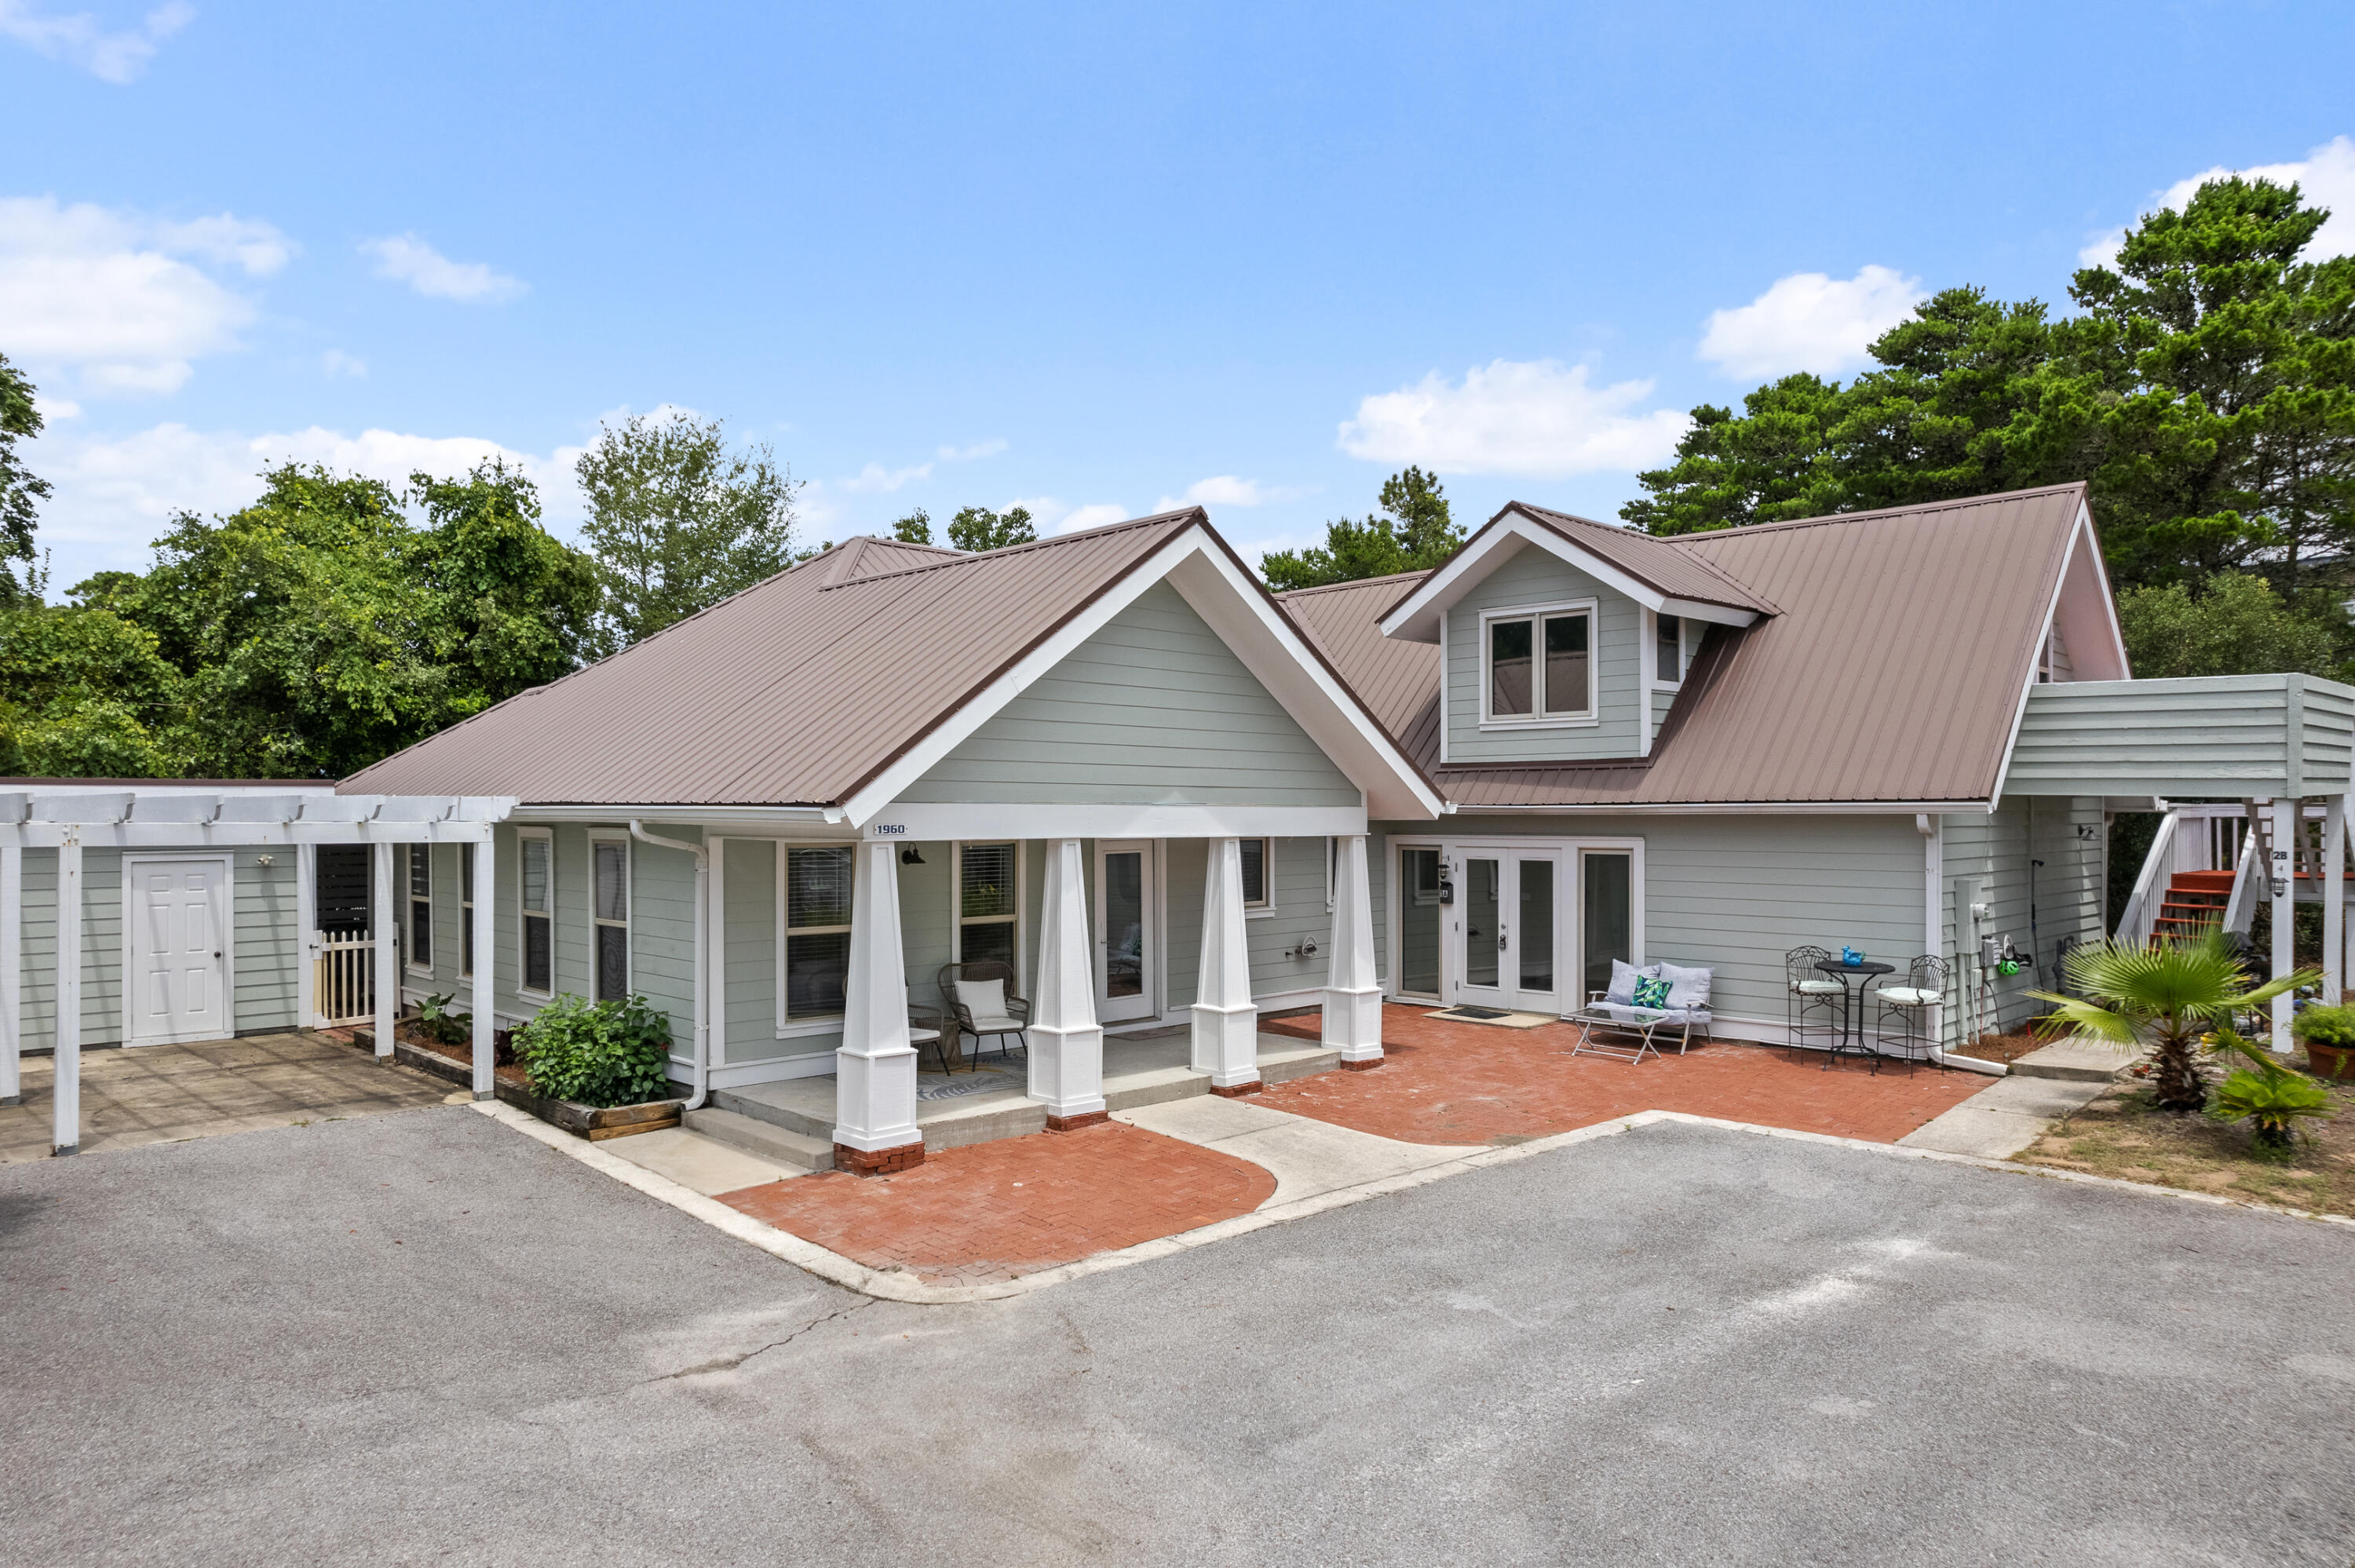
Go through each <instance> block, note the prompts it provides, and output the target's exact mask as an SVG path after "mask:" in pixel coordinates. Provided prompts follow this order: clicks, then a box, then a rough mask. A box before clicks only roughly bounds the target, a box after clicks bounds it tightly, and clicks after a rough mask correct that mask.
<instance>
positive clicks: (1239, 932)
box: [1194, 839, 1260, 1096]
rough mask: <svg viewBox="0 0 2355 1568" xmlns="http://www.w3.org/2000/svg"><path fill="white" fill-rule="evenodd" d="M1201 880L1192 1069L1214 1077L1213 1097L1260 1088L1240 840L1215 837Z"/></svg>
mask: <svg viewBox="0 0 2355 1568" xmlns="http://www.w3.org/2000/svg"><path fill="white" fill-rule="evenodd" d="M1198 973H1199V983H1198V985H1197V988H1196V990H1195V993H1194V1071H1196V1072H1198V1073H1208V1074H1209V1075H1210V1092H1211V1093H1212V1094H1214V1095H1228V1096H1234V1095H1248V1094H1254V1093H1256V1092H1257V1091H1258V1090H1259V1088H1260V1079H1259V1009H1258V1007H1256V1006H1255V1005H1253V1004H1252V991H1251V949H1250V948H1249V947H1248V946H1247V945H1246V944H1245V942H1244V940H1243V852H1242V842H1241V840H1240V839H1212V840H1211V841H1210V853H1209V868H1208V869H1207V870H1206V871H1205V872H1204V873H1203V879H1202V963H1201V968H1200V969H1199V971H1198Z"/></svg>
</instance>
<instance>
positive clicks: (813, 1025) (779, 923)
mask: <svg viewBox="0 0 2355 1568" xmlns="http://www.w3.org/2000/svg"><path fill="white" fill-rule="evenodd" d="M775 842H776V846H777V889H776V895H777V916H776V927H777V951H776V960H775V966H774V970H773V972H774V974H775V976H776V993H777V1038H778V1039H780V1040H793V1039H798V1038H800V1037H801V1036H803V1035H808V1034H830V1033H837V1032H838V1031H839V1030H840V1029H841V1028H842V1019H843V1015H842V1014H841V1013H839V1012H812V1013H807V1014H805V1015H801V1016H798V1017H797V1016H794V1015H793V1014H790V1013H788V1012H786V1011H785V1008H786V994H785V937H786V931H785V912H786V910H787V909H788V908H790V907H791V906H790V905H788V904H787V903H786V901H785V880H786V878H787V877H788V876H789V875H791V874H792V872H793V863H792V860H791V858H790V857H791V854H792V852H793V851H794V850H797V849H847V850H849V851H850V852H851V854H850V897H851V907H852V908H854V909H855V908H857V907H858V875H859V871H858V863H859V860H860V859H861V858H862V857H861V856H860V855H859V853H858V842H857V841H856V840H851V839H844V840H841V841H838V842H830V843H805V842H800V841H798V840H786V839H779V840H777V841H775ZM906 928H907V927H906V922H905V920H904V919H903V920H902V921H901V924H900V929H901V931H902V933H903V934H904V932H905V931H906ZM795 929H797V930H803V931H814V932H816V933H819V934H820V935H823V934H825V933H826V932H828V931H847V930H849V929H850V926H849V925H848V923H847V922H846V923H845V924H843V925H840V926H802V927H795ZM903 939H904V938H903Z"/></svg>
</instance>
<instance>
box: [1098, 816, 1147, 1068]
mask: <svg viewBox="0 0 2355 1568" xmlns="http://www.w3.org/2000/svg"><path fill="white" fill-rule="evenodd" d="M1159 902H1160V901H1159V900H1158V899H1157V898H1156V897H1155V896H1154V888H1153V841H1152V840H1150V839H1107V840H1102V841H1099V842H1097V844H1096V1017H1097V1019H1098V1020H1099V1021H1100V1022H1104V1023H1118V1022H1124V1021H1125V1020H1128V1019H1132V1018H1151V1017H1152V1016H1153V1015H1154V1013H1155V1011H1156V1009H1155V1007H1154V997H1153V978H1154V976H1155V975H1156V974H1158V973H1159V972H1160V969H1161V954H1160V951H1159V942H1160V938H1159V933H1158V932H1156V930H1155V929H1154V911H1155V907H1156V905H1157V904H1158V903H1159Z"/></svg>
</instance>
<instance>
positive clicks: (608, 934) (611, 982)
mask: <svg viewBox="0 0 2355 1568" xmlns="http://www.w3.org/2000/svg"><path fill="white" fill-rule="evenodd" d="M589 859H590V881H591V901H592V902H591V910H590V915H591V925H593V926H594V927H595V928H596V944H597V945H596V964H597V1000H598V1001H626V1000H627V999H628V997H629V994H630V841H629V840H627V839H591V840H590V841H589Z"/></svg>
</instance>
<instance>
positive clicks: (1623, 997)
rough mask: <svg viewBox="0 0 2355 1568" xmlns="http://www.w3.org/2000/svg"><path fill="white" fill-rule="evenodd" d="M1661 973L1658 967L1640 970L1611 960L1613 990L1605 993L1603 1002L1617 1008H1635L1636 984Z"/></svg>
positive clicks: (1647, 967) (1631, 965)
mask: <svg viewBox="0 0 2355 1568" xmlns="http://www.w3.org/2000/svg"><path fill="white" fill-rule="evenodd" d="M1659 972H1660V971H1659V969H1658V968H1657V966H1646V968H1644V969H1637V968H1636V966H1635V965H1633V964H1627V963H1622V962H1620V961H1619V960H1618V959H1612V960H1611V989H1610V990H1609V991H1604V993H1603V1000H1604V1001H1606V1002H1610V1003H1611V1004H1613V1005H1614V1006H1617V1007H1633V1006H1634V1005H1635V1003H1636V981H1637V980H1642V979H1644V978H1645V977H1646V975H1657V974H1658V973H1659Z"/></svg>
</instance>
